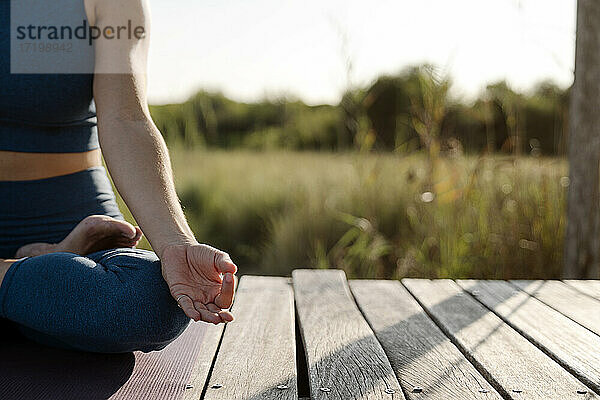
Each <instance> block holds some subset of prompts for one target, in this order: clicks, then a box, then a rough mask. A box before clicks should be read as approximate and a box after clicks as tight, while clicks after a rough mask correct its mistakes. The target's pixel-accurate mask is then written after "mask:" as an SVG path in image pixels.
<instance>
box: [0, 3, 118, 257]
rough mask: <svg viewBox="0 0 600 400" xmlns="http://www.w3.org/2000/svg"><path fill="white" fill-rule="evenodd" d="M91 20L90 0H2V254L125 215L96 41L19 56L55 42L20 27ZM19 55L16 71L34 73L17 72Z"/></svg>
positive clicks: (58, 238)
mask: <svg viewBox="0 0 600 400" xmlns="http://www.w3.org/2000/svg"><path fill="white" fill-rule="evenodd" d="M27 2H29V3H32V5H35V7H32V5H28V4H27ZM11 4H13V5H14V4H18V6H17V7H20V8H13V9H12V10H11ZM19 5H20V6H19ZM21 7H24V8H21ZM27 7H29V10H28V9H27ZM11 13H12V18H11ZM11 21H12V22H13V27H12V29H13V31H12V33H11V30H10V29H11ZM16 21H18V23H16V24H15V22H16ZM86 23H87V16H86V13H85V8H84V3H83V0H53V1H41V2H40V1H37V0H21V1H19V2H11V1H10V0H0V258H7V257H10V256H11V254H14V250H16V248H18V247H20V246H21V245H23V244H27V243H31V242H35V241H47V242H56V241H59V240H61V239H62V238H64V236H66V235H67V234H68V232H69V231H70V230H71V229H72V228H73V227H74V226H75V225H76V224H77V223H78V222H79V221H80V220H81V219H83V218H85V217H86V216H87V215H91V214H105V215H111V216H113V217H117V218H122V216H121V214H120V213H119V210H118V207H117V205H116V202H115V197H114V194H113V192H112V188H111V185H110V181H109V180H108V177H107V174H106V171H105V170H104V168H103V167H102V166H101V157H100V151H99V143H98V135H97V128H96V112H95V107H94V102H93V69H92V70H90V68H91V67H90V66H92V67H93V63H94V49H93V46H87V45H86V44H85V43H82V42H81V41H74V42H73V46H71V54H70V55H69V54H66V53H63V54H53V55H51V57H49V58H43V57H44V55H43V54H39V56H40V57H41V58H39V59H38V58H36V55H35V54H32V53H25V54H19V53H17V54H15V52H19V51H25V50H26V49H28V50H27V51H29V52H31V51H32V50H31V49H32V47H31V44H30V45H28V44H27V43H34V44H38V45H39V43H40V42H41V43H48V42H49V43H51V44H52V42H51V40H50V39H48V38H46V39H44V40H40V41H35V40H34V41H31V40H29V38H25V39H24V40H20V39H19V38H18V37H17V35H16V30H15V28H16V27H15V25H17V26H18V25H20V24H26V25H36V24H44V25H45V26H51V25H56V26H72V27H73V28H75V27H77V26H80V25H82V24H86ZM66 42H68V41H66ZM66 48H68V47H62V49H63V50H57V51H65V50H64V49H66ZM59 49H60V48H59ZM73 51H75V52H76V54H75V57H74V58H73V57H72V56H73V53H72V52H73ZM11 52H12V53H11ZM69 57H71V58H69ZM11 59H12V60H13V61H12V67H13V68H12V72H15V70H18V71H19V72H26V73H11ZM15 60H17V61H19V60H20V61H21V64H19V63H18V62H17V63H15ZM61 62H64V64H61ZM23 68H25V70H24V69H23ZM27 69H29V70H27ZM48 72H52V73H48ZM74 72H77V73H74Z"/></svg>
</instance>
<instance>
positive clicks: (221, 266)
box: [0, 0, 237, 352]
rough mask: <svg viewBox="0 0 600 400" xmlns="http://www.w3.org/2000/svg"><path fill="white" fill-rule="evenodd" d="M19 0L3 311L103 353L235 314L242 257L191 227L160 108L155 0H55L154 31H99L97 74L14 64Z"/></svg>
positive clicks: (157, 344) (9, 82) (8, 105)
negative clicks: (150, 69) (152, 40)
mask: <svg viewBox="0 0 600 400" xmlns="http://www.w3.org/2000/svg"><path fill="white" fill-rule="evenodd" d="M9 3H10V2H9V1H7V0H0V18H1V22H2V24H0V46H1V47H0V50H1V53H0V54H2V56H1V57H0V259H1V261H0V318H2V321H4V323H6V322H7V321H9V323H10V324H12V325H14V326H15V327H16V328H17V329H18V330H19V331H21V332H22V333H23V334H24V335H26V336H27V337H29V338H31V339H33V340H35V341H38V342H41V343H44V344H48V345H52V346H59V347H63V348H68V349H78V350H85V351H95V352H128V351H133V350H142V351H152V350H158V349H161V348H163V347H165V346H166V345H167V344H168V343H170V342H171V341H172V340H173V339H175V338H176V337H177V336H178V335H179V334H181V332H183V330H184V329H185V328H186V326H187V324H188V323H189V319H190V318H191V319H193V320H194V321H200V320H202V321H206V322H211V323H215V324H218V323H222V322H229V321H232V320H233V317H232V315H231V314H230V313H229V312H228V311H227V309H228V308H229V307H230V306H231V303H232V300H233V293H234V289H235V277H234V274H235V272H236V270H237V268H236V266H235V264H234V263H233V262H232V261H231V259H230V258H229V256H228V255H227V254H226V253H224V252H222V251H220V250H217V249H214V248H212V247H210V246H208V245H204V244H199V243H198V242H197V241H196V239H195V238H194V235H193V233H192V231H191V230H190V228H189V226H188V224H187V222H186V220H185V217H184V215H183V212H182V210H181V207H180V205H179V201H178V199H177V195H176V193H175V189H174V185H173V178H172V174H171V169H170V161H169V156H168V152H167V148H166V146H165V143H164V141H163V139H162V137H161V135H160V132H159V131H158V130H157V129H156V127H155V125H154V124H153V122H152V120H151V118H150V115H149V111H148V106H147V102H146V75H145V71H146V61H147V53H148V40H149V36H150V25H149V20H148V9H147V5H146V3H145V1H144V0H127V1H123V0H85V1H83V0H53V2H52V3H48V4H52V5H51V7H55V8H56V7H58V8H59V10H61V9H62V10H65V13H66V12H67V10H68V13H73V15H74V16H75V18H76V19H77V18H79V21H81V20H82V19H83V20H84V21H85V20H87V21H88V22H89V25H92V26H99V27H103V26H104V27H106V26H119V25H123V23H125V24H127V23H128V22H130V23H131V24H132V26H135V27H141V28H140V29H142V30H140V31H139V32H144V33H143V34H142V35H137V36H135V35H134V36H130V37H129V38H127V37H125V38H121V39H118V40H115V39H114V38H107V37H99V38H97V40H95V43H94V46H93V47H90V48H91V49H92V50H91V51H92V53H91V54H90V55H89V57H91V60H93V62H94V64H93V65H94V74H33V75H29V74H11V73H10V65H9V59H10V57H7V55H8V52H9V44H8V42H9V28H10V23H9V20H8V18H9V13H10V10H9ZM37 4H41V3H40V2H38V3H37ZM13 11H14V10H13ZM108 32H109V33H111V31H110V30H109V31H108ZM117 69H118V72H120V73H110V72H114V71H116V70H117ZM92 98H93V102H92ZM94 102H95V107H94ZM96 121H97V130H96ZM100 148H101V149H102V155H103V156H104V159H105V162H106V165H107V167H108V169H109V171H110V173H111V176H112V178H113V180H114V183H115V186H116V187H117V188H118V190H119V192H120V193H121V195H122V196H123V199H124V200H125V202H126V203H127V206H128V207H129V209H130V210H131V211H132V213H133V215H134V216H135V218H136V220H137V221H138V223H139V224H140V227H141V229H142V230H143V232H144V234H145V235H146V237H147V238H148V240H149V242H150V244H151V245H152V247H153V249H154V250H155V253H153V252H149V251H144V250H138V249H135V248H134V247H135V245H136V244H137V242H138V241H139V239H140V236H141V230H140V228H137V227H133V226H132V225H130V224H128V223H127V222H125V221H123V217H122V215H121V214H120V212H119V210H118V207H117V205H116V203H115V197H114V194H113V193H112V189H111V186H110V183H109V180H108V178H107V175H106V172H105V170H104V168H103V167H102V164H101V155H100Z"/></svg>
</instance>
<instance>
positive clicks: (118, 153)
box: [94, 0, 196, 256]
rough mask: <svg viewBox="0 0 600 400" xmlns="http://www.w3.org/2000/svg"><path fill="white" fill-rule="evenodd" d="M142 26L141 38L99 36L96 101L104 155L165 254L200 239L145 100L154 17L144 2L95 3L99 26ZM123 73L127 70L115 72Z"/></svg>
mask: <svg viewBox="0 0 600 400" xmlns="http://www.w3.org/2000/svg"><path fill="white" fill-rule="evenodd" d="M129 20H131V26H133V27H142V28H143V29H144V37H143V38H141V39H137V38H135V37H132V39H128V38H125V37H122V38H121V39H103V38H101V39H98V40H97V42H96V70H97V71H99V73H96V75H95V78H94V99H95V102H96V108H97V113H98V131H99V139H100V144H101V148H102V154H103V155H104V159H105V161H106V165H107V167H108V170H109V171H110V174H111V176H112V178H113V180H114V182H115V185H116V187H117V189H118V190H119V193H120V194H121V195H122V196H123V199H124V200H125V202H126V203H127V206H128V207H129V208H130V210H131V212H132V214H133V215H134V217H135V218H136V220H137V222H138V223H139V225H140V226H141V228H142V231H143V232H144V234H145V235H146V237H147V238H148V240H149V242H150V244H151V245H152V247H153V248H154V250H155V251H156V252H157V254H158V255H159V256H160V255H161V254H162V251H163V249H164V248H165V246H167V245H169V244H174V243H183V242H186V243H196V239H195V238H194V235H193V233H192V231H191V230H190V228H189V226H188V224H187V222H186V219H185V216H184V214H183V211H182V209H181V206H180V204H179V200H178V198H177V195H176V193H175V188H174V185H173V174H172V171H171V162H170V159H169V153H168V150H167V147H166V145H165V142H164V140H163V138H162V135H161V134H160V132H159V131H158V129H157V128H156V126H155V125H154V123H153V121H152V119H151V118H150V113H149V110H148V106H147V101H146V63H147V54H148V42H149V37H150V24H149V15H148V8H147V5H146V2H145V1H143V0H126V1H122V0H120V1H119V0H103V1H98V2H97V3H96V4H95V21H94V23H95V24H96V25H97V26H99V27H104V26H113V27H115V26H127V25H128V22H129ZM113 72H123V73H113Z"/></svg>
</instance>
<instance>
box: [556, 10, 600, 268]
mask: <svg viewBox="0 0 600 400" xmlns="http://www.w3.org/2000/svg"><path fill="white" fill-rule="evenodd" d="M575 47H576V52H575V53H576V54H575V82H574V84H573V92H572V96H571V108H570V117H569V118H570V121H569V142H568V147H569V149H568V154H569V177H570V185H569V193H568V198H567V206H568V210H567V231H566V235H565V252H564V253H565V256H564V267H563V277H565V278H598V277H600V261H599V245H600V211H599V208H600V188H599V179H600V176H599V161H600V104H599V102H600V51H599V50H600V1H598V0H579V1H578V5H577V39H576V46H575Z"/></svg>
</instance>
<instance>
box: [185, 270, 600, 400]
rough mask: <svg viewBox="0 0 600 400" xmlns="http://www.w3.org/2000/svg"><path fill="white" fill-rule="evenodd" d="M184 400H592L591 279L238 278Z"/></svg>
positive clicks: (597, 301)
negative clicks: (229, 307) (230, 319)
mask: <svg viewBox="0 0 600 400" xmlns="http://www.w3.org/2000/svg"><path fill="white" fill-rule="evenodd" d="M233 312H234V313H235V315H236V318H237V319H236V321H235V322H234V323H232V324H229V325H227V326H226V327H222V326H221V327H215V326H211V327H210V329H209V331H208V334H207V336H206V339H205V342H204V346H203V349H204V351H201V352H200V355H199V359H198V360H197V361H196V365H195V367H194V370H193V372H192V374H191V379H190V380H189V382H188V386H186V387H187V389H186V390H185V392H184V398H185V399H186V400H192V399H194V400H197V399H206V400H217V399H222V400H237V399H239V400H242V399H243V400H259V399H289V400H292V399H313V400H317V399H319V400H321V399H323V400H325V399H327V400H332V399H341V400H348V399H386V400H388V399H501V398H504V399H540V400H541V399H598V398H600V396H598V394H599V393H600V282H599V281H565V282H561V281H511V282H505V281H474V280H459V281H452V280H423V279H404V280H402V281H383V280H351V281H349V282H347V281H346V277H345V275H344V274H343V272H341V271H339V270H296V271H294V273H293V276H292V279H289V278H279V277H260V276H244V277H242V279H241V280H240V284H239V288H238V291H237V295H236V299H235V303H234V305H233Z"/></svg>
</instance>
